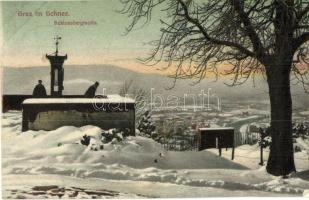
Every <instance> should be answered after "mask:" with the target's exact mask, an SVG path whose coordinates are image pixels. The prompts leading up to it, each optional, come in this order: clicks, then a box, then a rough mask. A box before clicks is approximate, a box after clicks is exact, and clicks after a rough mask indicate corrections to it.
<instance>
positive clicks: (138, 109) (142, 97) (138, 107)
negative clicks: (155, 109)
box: [119, 80, 149, 127]
mask: <svg viewBox="0 0 309 200" xmlns="http://www.w3.org/2000/svg"><path fill="white" fill-rule="evenodd" d="M119 95H120V96H123V97H130V98H133V99H134V100H135V122H136V124H135V125H136V127H138V126H139V122H140V119H141V117H142V116H143V115H144V114H145V112H146V111H147V110H148V109H149V105H148V97H149V94H148V92H147V91H146V90H144V89H143V88H140V87H138V86H136V85H134V82H133V80H125V81H124V83H123V85H122V86H121V88H120V90H119Z"/></svg>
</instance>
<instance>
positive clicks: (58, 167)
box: [2, 111, 309, 199]
mask: <svg viewBox="0 0 309 200" xmlns="http://www.w3.org/2000/svg"><path fill="white" fill-rule="evenodd" d="M20 130H21V112H18V111H11V112H7V113H4V114H3V118H2V167H3V169H2V173H3V174H2V194H3V198H6V199H10V198H14V199H16V198H31V199H32V198H41V199H42V198H88V199H90V198H145V197H146V198H148V197H153V198H155V197H223V196H229V197H231V196H259V197H261V196H306V195H309V190H308V189H309V171H308V165H309V163H308V155H307V152H308V149H309V148H308V141H306V140H301V139H299V141H298V143H299V144H301V145H302V148H303V149H302V150H301V151H299V152H297V153H295V161H296V167H297V169H298V170H299V172H297V173H294V174H291V175H290V176H289V177H288V178H286V179H283V178H281V177H273V176H271V175H269V174H267V173H266V170H265V168H264V167H259V165H258V164H257V162H258V155H259V151H258V150H259V147H258V146H257V145H251V146H250V145H241V146H239V147H237V148H236V150H235V160H234V161H231V160H230V159H229V158H230V152H229V151H230V150H228V151H225V150H223V157H219V156H218V155H217V150H215V149H210V150H205V151H200V152H198V151H183V152H176V151H166V150H165V149H164V148H163V146H162V145H161V144H159V143H157V142H155V141H154V140H152V139H151V138H146V137H142V136H138V135H137V136H135V137H132V136H130V137H126V138H123V135H122V134H121V133H119V132H116V131H115V130H112V129H111V130H106V131H103V130H102V129H100V128H98V127H95V126H84V127H80V128H77V127H73V126H64V127H61V128H58V129H56V130H53V131H26V132H23V133H21V131H20ZM265 154H266V155H265V158H267V149H266V151H265Z"/></svg>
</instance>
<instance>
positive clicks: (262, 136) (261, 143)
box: [259, 128, 264, 166]
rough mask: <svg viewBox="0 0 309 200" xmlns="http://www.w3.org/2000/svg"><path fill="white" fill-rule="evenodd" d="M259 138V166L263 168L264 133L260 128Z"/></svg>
mask: <svg viewBox="0 0 309 200" xmlns="http://www.w3.org/2000/svg"><path fill="white" fill-rule="evenodd" d="M260 137H261V142H260V163H259V165H261V166H263V165H264V160H263V139H264V131H263V129H262V128H260Z"/></svg>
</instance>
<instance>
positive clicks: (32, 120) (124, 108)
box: [22, 95, 135, 135]
mask: <svg viewBox="0 0 309 200" xmlns="http://www.w3.org/2000/svg"><path fill="white" fill-rule="evenodd" d="M22 110H23V111H22V112H23V117H22V131H27V130H55V129H57V128H59V127H62V126H76V127H81V126H85V125H94V126H98V127H100V128H102V129H110V128H128V129H130V134H131V135H134V134H135V102H134V100H133V99H130V98H125V97H121V96H119V95H108V96H107V98H31V99H26V100H25V101H24V102H23V103H22Z"/></svg>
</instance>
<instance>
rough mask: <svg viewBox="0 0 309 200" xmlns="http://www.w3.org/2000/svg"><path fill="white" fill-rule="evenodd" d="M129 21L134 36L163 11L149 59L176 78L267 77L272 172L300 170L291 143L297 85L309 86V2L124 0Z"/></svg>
mask: <svg viewBox="0 0 309 200" xmlns="http://www.w3.org/2000/svg"><path fill="white" fill-rule="evenodd" d="M120 1H121V2H122V3H123V10H122V11H121V12H122V13H123V14H126V15H128V17H129V18H131V20H132V21H131V22H132V23H131V24H130V25H129V26H128V27H127V31H128V32H130V31H131V30H133V28H134V27H135V26H136V25H137V24H139V23H141V22H143V23H147V22H149V21H150V20H151V17H152V14H153V12H154V10H157V11H158V12H165V14H166V17H164V19H161V23H162V28H161V37H160V38H159V39H158V40H156V41H153V42H152V44H153V45H154V48H153V51H152V52H151V55H150V56H149V57H148V58H146V59H145V60H144V62H145V63H146V64H149V65H155V64H157V63H158V62H166V63H167V66H166V68H172V69H175V72H174V75H173V77H174V78H175V80H176V79H182V78H198V79H197V80H198V81H200V80H201V79H203V78H205V77H206V76H207V75H208V74H209V73H214V74H215V75H216V77H219V76H221V75H233V79H232V80H233V81H232V83H231V85H232V86H235V85H238V84H241V83H243V82H245V81H246V80H248V79H249V77H253V80H254V76H255V75H258V76H263V77H265V78H266V80H267V83H268V88H269V97H270V104H271V136H272V141H273V143H272V145H271V148H270V155H269V159H268V164H267V171H268V172H269V173H271V174H273V175H287V174H289V173H290V172H293V171H295V164H294V153H293V143H292V134H291V128H292V127H291V126H292V100H291V91H290V84H291V81H299V82H300V83H301V84H302V86H303V87H304V88H306V85H308V83H306V82H305V81H306V80H308V78H307V77H306V75H307V73H308V62H307V61H308V52H309V51H308V41H309V2H308V0H204V1H201V0H120Z"/></svg>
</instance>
